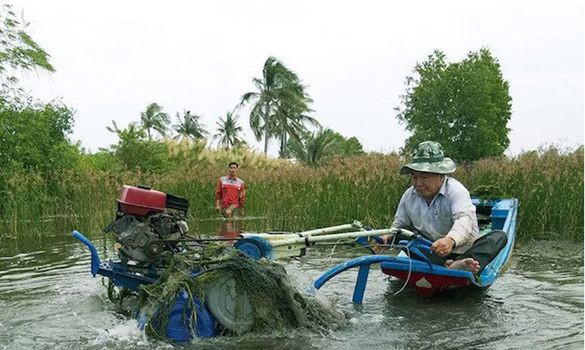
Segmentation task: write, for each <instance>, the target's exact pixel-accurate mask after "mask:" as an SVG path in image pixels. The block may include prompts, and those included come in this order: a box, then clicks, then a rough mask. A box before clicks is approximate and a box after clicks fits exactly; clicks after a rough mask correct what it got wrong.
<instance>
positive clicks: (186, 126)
mask: <svg viewBox="0 0 585 350" xmlns="http://www.w3.org/2000/svg"><path fill="white" fill-rule="evenodd" d="M177 119H178V121H179V124H175V125H173V129H175V131H176V132H177V135H176V136H175V137H174V138H175V139H178V138H180V137H183V138H188V139H191V140H199V139H204V138H205V135H207V134H208V132H207V130H205V126H204V125H203V124H201V122H200V121H199V120H200V119H201V116H200V115H197V114H191V111H183V117H182V118H181V116H180V115H179V113H177Z"/></svg>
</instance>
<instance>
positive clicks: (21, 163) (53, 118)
mask: <svg viewBox="0 0 585 350" xmlns="http://www.w3.org/2000/svg"><path fill="white" fill-rule="evenodd" d="M72 127H73V111H72V110H71V109H69V108H68V107H66V106H65V105H63V104H61V103H59V102H53V103H51V104H47V105H29V106H27V107H24V108H20V107H15V106H11V105H4V106H3V107H2V108H0V169H1V170H2V171H3V172H5V173H10V172H12V171H19V170H24V171H38V172H40V173H42V174H54V173H58V172H60V171H63V170H65V169H72V168H75V166H76V164H77V161H78V156H79V149H78V147H77V145H72V144H71V143H70V142H69V140H68V138H67V137H68V135H69V134H70V133H71V131H72Z"/></svg>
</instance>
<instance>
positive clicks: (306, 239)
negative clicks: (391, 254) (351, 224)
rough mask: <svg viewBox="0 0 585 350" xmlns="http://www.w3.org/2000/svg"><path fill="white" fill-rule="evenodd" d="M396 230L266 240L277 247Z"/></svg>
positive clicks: (367, 235)
mask: <svg viewBox="0 0 585 350" xmlns="http://www.w3.org/2000/svg"><path fill="white" fill-rule="evenodd" d="M396 232H397V230H396V229H394V228H387V229H381V230H371V231H355V232H344V233H333V234H329V235H322V236H316V237H313V236H306V237H296V238H289V239H282V240H275V241H268V242H269V243H270V245H271V246H273V247H279V246H283V245H294V244H300V243H304V244H308V243H315V242H326V241H334V240H338V239H343V238H358V237H370V236H379V235H387V234H391V233H396Z"/></svg>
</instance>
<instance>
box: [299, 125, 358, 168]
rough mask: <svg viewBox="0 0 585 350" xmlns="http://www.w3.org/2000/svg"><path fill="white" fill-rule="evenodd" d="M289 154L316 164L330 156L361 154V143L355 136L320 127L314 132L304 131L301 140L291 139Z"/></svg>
mask: <svg viewBox="0 0 585 350" xmlns="http://www.w3.org/2000/svg"><path fill="white" fill-rule="evenodd" d="M288 148H289V150H290V154H291V155H292V156H293V157H294V158H296V159H298V160H299V161H301V162H303V163H305V164H308V165H312V166H316V165H319V164H320V163H322V162H324V161H326V160H327V159H329V158H331V157H332V156H336V155H339V156H350V155H357V154H363V153H364V151H363V148H362V144H361V143H360V142H359V141H358V139H357V138H355V137H351V138H349V139H346V138H345V137H343V136H342V135H341V134H339V133H337V132H335V131H333V130H331V129H320V130H319V131H318V132H316V133H312V134H311V133H305V134H304V135H303V137H302V139H301V140H291V141H290V142H289V145H288Z"/></svg>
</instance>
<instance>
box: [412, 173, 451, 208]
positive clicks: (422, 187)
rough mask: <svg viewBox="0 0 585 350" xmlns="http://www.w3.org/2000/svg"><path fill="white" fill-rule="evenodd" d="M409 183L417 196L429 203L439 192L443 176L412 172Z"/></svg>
mask: <svg viewBox="0 0 585 350" xmlns="http://www.w3.org/2000/svg"><path fill="white" fill-rule="evenodd" d="M410 182H411V183H412V185H413V186H414V189H415V190H416V192H417V193H418V194H419V195H421V196H422V197H423V198H424V199H427V200H429V201H430V200H432V199H433V198H434V197H435V195H436V194H437V193H438V192H439V189H440V188H441V185H442V184H443V176H442V175H440V174H434V173H424V172H420V171H413V172H412V173H411V174H410Z"/></svg>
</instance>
